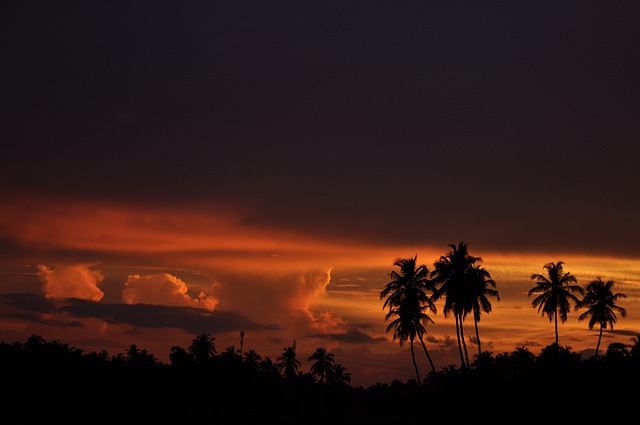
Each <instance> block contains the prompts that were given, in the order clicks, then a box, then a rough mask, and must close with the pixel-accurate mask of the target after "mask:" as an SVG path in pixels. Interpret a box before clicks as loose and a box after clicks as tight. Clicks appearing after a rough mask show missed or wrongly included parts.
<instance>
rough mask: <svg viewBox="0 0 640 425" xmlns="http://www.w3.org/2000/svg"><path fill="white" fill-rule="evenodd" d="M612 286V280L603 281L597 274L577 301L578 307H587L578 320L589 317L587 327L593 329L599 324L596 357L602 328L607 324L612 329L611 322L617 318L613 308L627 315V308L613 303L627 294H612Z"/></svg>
mask: <svg viewBox="0 0 640 425" xmlns="http://www.w3.org/2000/svg"><path fill="white" fill-rule="evenodd" d="M612 288H613V280H608V281H606V282H604V281H603V280H602V278H601V277H600V276H597V277H596V279H595V280H593V281H592V282H591V283H589V285H587V288H586V295H585V296H584V298H583V299H582V301H580V302H579V303H578V308H582V307H586V308H587V311H585V312H584V313H582V314H581V315H580V317H578V322H580V321H582V320H584V319H586V318H587V317H590V319H589V329H593V327H594V326H595V325H596V324H599V325H600V333H599V334H598V343H597V344H596V353H595V356H596V357H598V350H599V349H600V341H601V340H602V330H603V329H606V328H607V325H609V327H610V329H611V330H613V324H614V323H616V321H617V320H618V318H617V317H616V314H615V312H614V310H617V311H618V312H619V313H620V315H621V316H622V317H626V316H627V310H625V309H624V308H622V307H619V306H617V305H616V304H615V302H616V300H617V299H618V298H626V297H627V296H626V295H625V294H622V293H617V294H614V293H613V292H612Z"/></svg>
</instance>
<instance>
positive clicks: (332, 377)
mask: <svg viewBox="0 0 640 425" xmlns="http://www.w3.org/2000/svg"><path fill="white" fill-rule="evenodd" d="M327 385H328V386H329V387H331V388H336V389H343V388H347V387H349V386H350V385H351V373H349V372H347V368H345V367H344V366H342V365H341V364H340V363H336V364H335V365H334V366H333V368H332V370H331V372H330V373H329V374H328V375H327Z"/></svg>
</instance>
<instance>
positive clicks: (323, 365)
mask: <svg viewBox="0 0 640 425" xmlns="http://www.w3.org/2000/svg"><path fill="white" fill-rule="evenodd" d="M307 360H308V361H311V360H315V362H314V363H313V364H312V365H311V370H310V372H311V375H313V376H316V377H318V380H319V381H320V384H324V382H325V379H326V378H327V376H328V375H329V374H331V372H332V371H333V368H334V366H335V364H336V362H335V359H334V356H333V353H329V352H328V351H327V349H326V348H325V347H319V348H317V349H316V351H315V352H314V353H313V354H312V355H311V356H310V357H309V358H308V359H307Z"/></svg>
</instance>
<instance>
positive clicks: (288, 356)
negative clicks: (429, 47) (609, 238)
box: [276, 341, 302, 379]
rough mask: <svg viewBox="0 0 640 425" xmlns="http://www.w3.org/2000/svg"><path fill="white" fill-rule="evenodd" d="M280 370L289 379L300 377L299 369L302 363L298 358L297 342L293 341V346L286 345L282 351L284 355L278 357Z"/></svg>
mask: <svg viewBox="0 0 640 425" xmlns="http://www.w3.org/2000/svg"><path fill="white" fill-rule="evenodd" d="M276 362H277V363H276V364H277V366H278V370H279V371H280V372H281V373H282V375H283V376H284V377H285V378H287V379H294V378H297V377H298V369H300V366H301V365H302V364H301V363H300V361H299V360H298V359H296V342H295V341H293V345H292V346H291V347H286V348H285V349H284V351H283V352H282V355H280V356H278V358H277V359H276Z"/></svg>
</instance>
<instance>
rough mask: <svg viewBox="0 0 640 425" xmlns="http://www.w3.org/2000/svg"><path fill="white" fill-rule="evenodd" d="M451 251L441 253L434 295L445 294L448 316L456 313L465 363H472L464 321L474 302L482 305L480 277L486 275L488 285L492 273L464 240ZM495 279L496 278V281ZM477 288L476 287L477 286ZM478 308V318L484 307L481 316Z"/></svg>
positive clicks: (457, 329)
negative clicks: (480, 265) (481, 264)
mask: <svg viewBox="0 0 640 425" xmlns="http://www.w3.org/2000/svg"><path fill="white" fill-rule="evenodd" d="M449 248H451V249H450V251H449V253H448V254H447V255H443V256H441V257H440V258H439V259H438V260H437V261H436V262H435V263H434V269H433V271H432V272H431V278H432V279H433V281H434V283H435V284H436V285H438V287H437V288H436V290H435V291H434V293H433V295H432V297H431V298H432V299H433V301H437V300H439V299H440V298H441V297H443V296H444V297H445V302H444V308H443V314H444V317H447V315H448V314H449V313H453V316H454V318H455V320H456V339H457V341H458V351H459V354H460V363H461V365H462V367H469V353H468V352H467V344H466V342H465V338H464V327H463V322H464V319H465V318H466V316H467V314H469V313H470V312H472V311H474V305H475V304H478V307H480V304H479V303H480V298H479V297H480V296H481V295H482V293H481V288H482V285H479V284H477V283H478V282H479V281H480V279H484V281H485V282H484V285H485V289H486V285H487V284H489V285H491V280H490V275H489V274H488V272H486V271H484V270H483V269H482V268H481V267H479V264H478V263H480V262H482V258H481V257H474V256H472V255H470V254H469V248H468V244H467V243H466V242H460V243H458V245H455V244H449ZM494 283H495V282H494ZM476 286H477V288H474V287H476ZM475 314H476V312H474V319H476V318H477V319H479V318H480V308H479V309H478V311H477V316H476V315H475Z"/></svg>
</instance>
